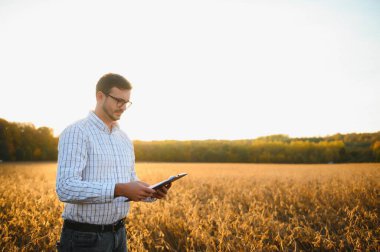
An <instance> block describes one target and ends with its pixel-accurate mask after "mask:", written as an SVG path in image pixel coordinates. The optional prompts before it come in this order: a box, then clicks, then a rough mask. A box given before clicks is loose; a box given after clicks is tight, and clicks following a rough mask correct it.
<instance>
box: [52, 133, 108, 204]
mask: <svg viewBox="0 0 380 252" xmlns="http://www.w3.org/2000/svg"><path fill="white" fill-rule="evenodd" d="M87 148H88V139H87V137H86V135H85V133H84V131H83V130H82V129H81V128H80V127H78V126H72V127H69V128H67V129H66V130H64V131H63V132H62V134H61V136H60V138H59V144H58V170H57V180H56V181H57V182H56V192H57V195H58V197H59V200H60V201H62V202H67V203H83V204H85V203H91V204H94V203H108V202H111V201H112V200H113V199H114V190H115V183H101V182H89V181H84V180H83V177H82V174H83V170H84V169H85V168H86V164H87V158H88V151H87Z"/></svg>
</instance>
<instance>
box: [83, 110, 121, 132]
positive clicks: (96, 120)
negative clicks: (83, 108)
mask: <svg viewBox="0 0 380 252" xmlns="http://www.w3.org/2000/svg"><path fill="white" fill-rule="evenodd" d="M87 118H88V120H89V121H90V122H91V123H93V124H94V125H95V126H96V127H97V128H98V129H100V130H102V131H105V132H107V133H110V130H109V129H108V127H107V125H106V124H105V123H104V122H103V121H102V120H101V119H100V118H99V117H98V116H97V115H96V114H95V112H94V111H90V112H89V113H88V117H87ZM119 128H120V127H119V124H118V123H117V122H114V123H113V124H112V131H114V130H116V129H119Z"/></svg>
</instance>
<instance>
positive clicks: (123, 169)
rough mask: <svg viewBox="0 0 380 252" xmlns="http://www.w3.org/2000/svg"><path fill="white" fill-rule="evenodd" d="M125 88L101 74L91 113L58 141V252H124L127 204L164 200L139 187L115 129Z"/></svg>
mask: <svg viewBox="0 0 380 252" xmlns="http://www.w3.org/2000/svg"><path fill="white" fill-rule="evenodd" d="M131 89H132V86H131V84H130V83H129V82H128V81H127V80H126V79H125V78H124V77H122V76H121V75H118V74H112V73H110V74H106V75H104V76H103V77H101V78H100V80H99V81H98V83H97V85H96V107H95V110H94V111H91V112H90V113H89V115H88V116H87V118H85V119H83V120H81V121H79V122H76V123H74V124H72V125H70V126H69V127H67V128H66V129H65V130H64V131H63V132H62V134H61V135H60V138H59V146H58V171H57V184H56V191H57V194H58V197H59V199H60V200H61V201H63V202H65V203H66V204H65V208H64V211H63V214H62V217H63V219H64V224H63V228H62V233H61V239H60V242H58V243H57V249H58V251H126V250H127V248H126V231H125V223H124V218H125V216H126V215H127V214H128V210H129V207H130V206H129V204H130V203H129V202H126V199H127V198H128V199H129V200H131V201H146V202H152V201H154V200H156V199H161V198H163V197H165V195H166V194H167V190H168V189H169V187H170V185H169V186H168V187H166V188H162V189H160V190H158V191H155V190H153V189H151V188H149V185H148V184H146V183H144V182H142V181H139V180H138V178H137V176H136V173H135V167H134V166H135V162H134V161H135V156H134V149H133V145H132V142H131V141H130V139H129V138H128V137H127V135H126V134H125V133H124V132H123V131H121V130H120V128H119V125H118V124H117V123H116V121H117V120H119V119H120V117H121V115H122V114H123V112H124V111H125V110H126V109H127V108H128V107H129V106H130V105H131V104H132V103H131V102H130V96H131Z"/></svg>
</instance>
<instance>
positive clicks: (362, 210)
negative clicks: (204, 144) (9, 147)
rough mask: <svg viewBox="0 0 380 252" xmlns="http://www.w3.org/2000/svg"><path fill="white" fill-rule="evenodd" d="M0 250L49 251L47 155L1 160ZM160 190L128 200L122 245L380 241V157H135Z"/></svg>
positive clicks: (50, 174) (237, 247)
mask: <svg viewBox="0 0 380 252" xmlns="http://www.w3.org/2000/svg"><path fill="white" fill-rule="evenodd" d="M0 171H1V173H0V248H1V251H53V250H54V245H55V242H56V241H57V239H58V238H59V233H60V229H61V224H62V219H61V217H60V215H61V212H62V209H63V203H60V202H59V201H58V199H57V196H56V194H55V173H56V164H55V163H15V164H0ZM181 172H187V173H188V174H189V175H188V176H187V177H185V178H183V179H181V180H179V181H178V182H175V183H174V184H173V188H172V189H171V191H170V193H169V195H168V197H167V199H166V200H163V201H158V202H155V203H152V204H147V203H132V204H133V205H132V209H131V212H130V214H129V216H128V223H127V232H128V249H129V251H144V250H148V251H311V250H318V251H319V250H322V251H380V221H379V217H380V216H379V206H380V164H342V165H258V164H195V163H187V164H184V163H138V164H137V173H138V175H139V177H140V179H142V180H144V181H146V182H148V183H152V184H153V183H155V182H157V181H160V180H162V179H165V178H167V177H169V176H170V175H174V174H177V173H181Z"/></svg>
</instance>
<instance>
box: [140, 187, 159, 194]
mask: <svg viewBox="0 0 380 252" xmlns="http://www.w3.org/2000/svg"><path fill="white" fill-rule="evenodd" d="M143 191H144V192H145V193H149V194H153V193H155V192H156V191H155V190H153V189H152V188H149V187H145V188H143Z"/></svg>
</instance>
